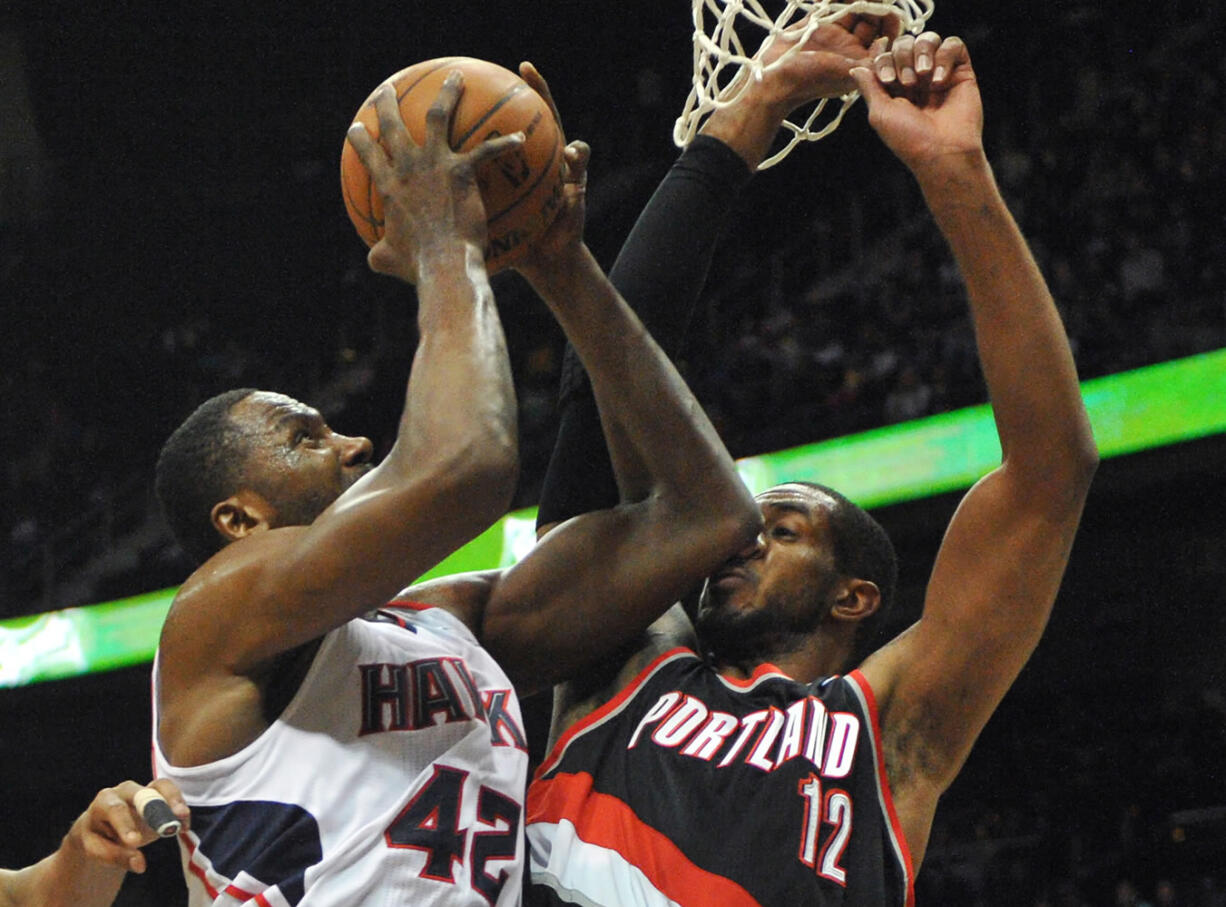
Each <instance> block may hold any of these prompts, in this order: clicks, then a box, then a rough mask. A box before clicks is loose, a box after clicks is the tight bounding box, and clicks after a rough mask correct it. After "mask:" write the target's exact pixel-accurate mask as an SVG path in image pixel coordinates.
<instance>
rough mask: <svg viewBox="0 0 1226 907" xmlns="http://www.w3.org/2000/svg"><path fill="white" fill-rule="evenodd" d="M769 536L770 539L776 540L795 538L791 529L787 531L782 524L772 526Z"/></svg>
mask: <svg viewBox="0 0 1226 907" xmlns="http://www.w3.org/2000/svg"><path fill="white" fill-rule="evenodd" d="M770 534H771V538H776V539H794V538H796V533H795V532H793V531H792V530H791V529H789V528H788V527H787V526H784V525H783V524H782V523H776V524H775V525H774V526H772V527H771V533H770Z"/></svg>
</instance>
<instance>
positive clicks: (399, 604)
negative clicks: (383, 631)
mask: <svg viewBox="0 0 1226 907" xmlns="http://www.w3.org/2000/svg"><path fill="white" fill-rule="evenodd" d="M384 607H386V608H404V609H405V610H406V611H428V610H430V609H431V608H437V607H438V605H427V604H426V603H425V602H416V601H413V600H412V599H408V598H393V599H392V600H391V601H390V602H388V603H387V604H386V605H384Z"/></svg>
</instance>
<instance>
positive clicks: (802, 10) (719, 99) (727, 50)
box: [673, 0, 934, 170]
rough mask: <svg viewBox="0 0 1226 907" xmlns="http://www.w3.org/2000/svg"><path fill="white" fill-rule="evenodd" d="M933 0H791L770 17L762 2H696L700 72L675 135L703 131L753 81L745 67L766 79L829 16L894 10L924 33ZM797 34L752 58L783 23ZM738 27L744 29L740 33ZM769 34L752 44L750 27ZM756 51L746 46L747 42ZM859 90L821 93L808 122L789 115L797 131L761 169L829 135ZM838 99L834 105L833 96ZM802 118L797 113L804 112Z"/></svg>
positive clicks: (906, 26) (905, 24) (907, 27)
mask: <svg viewBox="0 0 1226 907" xmlns="http://www.w3.org/2000/svg"><path fill="white" fill-rule="evenodd" d="M933 2H934V0H877V2H874V0H853V2H835V0H787V2H786V5H785V7H784V8H783V11H782V12H780V13H779V14H778V15H777V16H775V17H773V18H772V17H771V16H770V15H769V14H768V13H767V12H766V10H765V9H763V6H762V3H761V2H759V0H693V16H694V77H693V83H692V87H691V89H690V96H689V98H687V99H686V102H685V109H684V110H683V111H682V113H681V116H679V117H678V118H677V122H676V124H675V125H674V126H673V141H674V142H676V144H677V145H678V146H679V147H682V148H684V147H685V146H686V145H688V144H689V143H690V140H691V139H693V138H694V136H695V134H697V132H698V129H699V127H700V126H701V125H702V124H703V122H704V121H705V120H706V118H707V117H708V116H709V115H710V113H711V112H712V111H713V110H716V109H718V108H720V107H726V106H727V105H729V104H731V103H732V102H733V101H735V100H736V99H737V98H739V97H740V96H741V94H742V93H743V92H744V91H745V89H746V87H748V85H749V79H744V78H739V77H740V76H741V74H742V73H743V72H745V73H748V74H749V77H750V78H753V79H760V78H762V73H763V71H767V70H770V69H772V68H774V67H777V66H780V65H781V64H782V63H783V62H784V61H785V60H787V59H788V58H789V57H791V56H792V55H793V54H794V53H796V52H797V51H798V50H799V49H800V48H801V47H802V46H803V45H804V43H805V41H807V40H808V39H809V37H810V36H811V35H812V34H813V32H815V31H816V30H817V29H818V28H820V27H821V26H822V25H823V24H825V23H827V22H834V21H837V20H838V19H841V18H842V17H843V16H846V15H849V14H861V15H869V16H894V17H896V18H897V19H898V20H899V22H900V24H901V26H902V31H904V32H911V33H912V34H917V35H918V34H919V33H920V32H921V31H923V29H924V25H925V23H927V21H928V18H929V17H930V16H931V15H932V11H933ZM802 22H803V23H804V28H803V30H801V31H799V32H795V33H794V34H798V35H799V37H798V38H797V39H796V40H795V42H794V43H793V44H792V46H791V47H789V48H788V49H787V50H786V51H784V52H783V53H782V54H781V55H780V56H779V57H778V59H776V60H774V61H772V62H771V63H769V64H768V65H767V66H765V67H764V66H763V65H762V64H761V62H760V61H759V60H757V59H755V58H754V54H756V53H757V52H758V51H759V50H760V49H762V48H764V47H767V46H769V42H774V41H775V39H776V38H777V37H778V36H779V35H780V34H782V33H783V31H784V29H787V28H792V29H795V28H797V27H798V26H799V25H800V24H801V23H802ZM738 26H739V27H740V28H741V34H737V28H738ZM751 31H754V32H757V31H761V32H764V37H763V38H762V40H761V41H757V42H747V41H746V40H745V37H746V33H748V32H751ZM747 44H748V45H749V46H750V47H751V48H752V49H753V50H752V53H750V52H747V51H746V45H747ZM859 96H860V93H859V92H858V91H853V92H851V93H850V94H845V95H843V96H842V97H841V98H821V99H819V100H818V101H817V102H816V103H815V104H814V106H812V107H811V108H809V107H808V106H807V105H806V107H805V108H801V110H800V111H798V114H801V115H803V113H804V110H806V109H807V110H808V111H809V112H808V115H807V116H805V117H804V119H803V121H800V122H793V121H792V120H790V119H786V120H784V121H783V126H784V128H785V129H787V130H788V131H789V132H791V133H792V135H791V137H790V138H789V139H788V142H787V145H786V146H784V148H783V149H782V150H780V151H778V152H776V153H775V154H773V155H772V156H770V157H768V158H767V159H766V160H764V161H763V162H762V163H761V164H760V165H759V166H758V169H759V170H765V169H766V168H767V167H773V166H774V165H775V164H777V163H779V161H781V160H783V159H784V158H785V157H787V155H788V154H789V153H790V152H791V150H792V149H793V148H795V147H796V146H797V145H798V144H800V143H801V142H815V141H817V140H818V139H821V138H824V137H825V136H827V135H829V134H830V133H831V132H833V131H834V130H835V129H837V128H838V125H839V123H840V122H842V120H843V115H844V114H845V113H847V110H848V108H850V107H851V105H852V104H854V103H855V102H856V99H857V98H858V97H859ZM832 101H838V102H839V106H838V108H837V109H834V105H833V104H831V103H830V102H832ZM798 119H799V118H798Z"/></svg>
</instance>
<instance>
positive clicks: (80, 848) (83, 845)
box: [0, 779, 189, 907]
mask: <svg viewBox="0 0 1226 907" xmlns="http://www.w3.org/2000/svg"><path fill="white" fill-rule="evenodd" d="M150 787H152V788H153V789H155V790H156V791H157V792H158V793H160V794H161V795H162V796H163V797H164V798H165V799H166V801H167V803H168V804H169V805H170V808H171V809H172V810H173V811H174V813H175V815H176V816H177V817H178V818H179V819H180V821H182V822H183V823H184V824H185V825H186V823H187V822H188V820H189V813H188V808H187V804H186V803H184V802H183V798H182V796H181V795H180V793H179V789H178V787H176V786H175V784H174V783H173V782H171V781H167V780H165V779H159V780H157V781H154V782H153V783H152V784H151V785H150ZM141 790H142V787H141V785H139V784H137V783H136V782H135V781H125V782H123V783H122V784H120V785H118V786H116V787H108V788H105V789H103V790H101V791H99V792H98V795H97V796H96V797H95V798H94V801H93V803H91V804H90V806H89V809H87V810H86V811H85V812H83V813H82V814H81V815H80V817H79V818H78V819H77V820H76V822H74V823H73V825H72V828H71V829H69V831H68V834H66V835H65V836H64V840H63V842H62V843H61V844H60V847H59V849H58V850H57V851H56V852H55V853H53V854H51V855H50V856H49V857H46V858H45V859H43V860H40V861H39V862H38V863H35V864H34V865H33V866H29V867H27V868H25V869H21V870H17V871H15V872H14V871H9V870H3V869H0V907H108V905H109V904H111V902H112V901H114V900H115V896H116V895H117V894H119V889H120V887H121V886H122V885H123V878H124V876H125V875H126V874H127V873H128V871H132V872H144V871H145V856H144V854H142V853H141V851H140V848H141V847H144V846H145V845H146V844H148V843H150V842H151V841H153V840H155V839H156V838H157V835H156V833H154V831H153V830H152V829H151V828H149V826H148V825H146V824H145V822H144V820H143V819H141V817H140V815H139V814H138V812H137V810H136V808H135V806H134V805H133V803H132V799H133V797H135V796H136V794H137V793H138V792H139V791H141Z"/></svg>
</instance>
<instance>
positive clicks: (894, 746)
mask: <svg viewBox="0 0 1226 907" xmlns="http://www.w3.org/2000/svg"><path fill="white" fill-rule="evenodd" d="M854 75H855V77H856V81H857V83H858V84H859V86H860V90H861V91H862V93H863V94H864V98H865V100H866V101H867V102H868V108H869V123H870V124H871V125H872V126H873V128H874V129H875V130H876V131H877V132H878V134H879V135H880V136H881V137H882V139H883V140H884V141H885V143H886V144H887V145H888V146H889V147H890V148H891V150H893V151H894V153H895V154H896V155H897V156H898V157H899V158H900V159H901V160H902V161H903V163H904V164H906V165H907V167H908V168H909V169H910V170H911V171H912V173H913V174H914V175H915V178H916V179H917V180H918V182H919V184H920V187H921V189H922V191H923V193H924V197H925V199H926V200H927V203H928V206H929V208H930V209H931V211H932V215H933V217H934V219H935V220H936V223H937V225H938V226H939V227H940V229H941V232H942V233H943V234H944V236H945V238H946V240H947V241H948V243H949V245H950V248H951V249H952V250H953V254H954V257H955V259H956V261H957V263H958V266H959V268H960V269H961V272H962V276H963V279H964V281H965V282H966V290H967V297H968V301H969V303H970V311H971V318H972V321H973V323H974V328H975V337H976V342H977V344H978V349H979V356H980V360H981V363H982V367H983V374H984V377H985V379H986V382H987V386H988V392H989V395H990V397H991V402H992V408H993V414H994V416H995V420H996V427H997V431H998V433H999V435H1000V443H1001V449H1002V455H1003V456H1002V462H1001V465H1000V466H999V467H998V468H996V469H995V470H994V471H993V472H991V473H990V474H989V475H987V476H986V477H984V478H983V479H982V480H981V481H979V482H978V483H977V484H976V485H975V486H974V487H973V488H972V489H971V491H970V492H968V493H967V495H966V497H965V499H964V500H963V501H962V503H961V505H960V506H959V508H958V510H957V513H956V514H955V516H954V518H953V521H952V522H951V524H950V526H949V528H948V530H947V532H946V535H945V539H944V541H943V543H942V545H941V549H940V552H939V554H938V556H937V560H936V564H935V566H934V568H933V571H932V575H931V578H930V580H929V584H928V589H927V594H926V597H925V601H924V610H923V615H922V617H921V619H920V620H919V621H918V622H917V623H916V624H915V625H914V626H913V627H911V629H909V630H908V631H906V632H905V633H904V634H902V636H900V637H899V638H898V639H897V640H895V641H894V642H892V643H890V644H889V645H887V646H886V647H885V648H883V649H882V650H881V651H880V652H878V653H877V654H876V655H874V656H872V657H870V658H869V660H868V661H866V662H865V665H864V668H863V671H864V674H865V675H866V677H867V678H868V680H869V682H870V683H871V684H872V686H873V688H874V690H875V691H876V694H877V696H878V700H879V704H880V707H881V711H882V722H883V734H884V738H885V758H886V765H887V770H888V772H889V775H890V779H891V782H892V784H893V785H894V793H895V796H896V800H897V802H898V805H899V811H900V818H901V819H902V821H903V823H904V828H905V830H906V831H907V832H908V835H909V837H910V839H911V847H912V850H913V852H917V853H922V850H923V843H924V839H925V838H926V835H927V831H928V827H929V824H930V822H931V818H932V811H933V810H934V809H935V805H936V798H937V797H938V796H939V795H940V793H941V792H942V791H944V790H945V788H946V787H947V786H948V785H949V784H950V782H951V781H952V780H953V778H954V777H955V775H956V774H957V772H958V770H959V769H960V768H961V766H962V764H963V762H964V761H965V759H966V756H967V754H968V753H969V751H970V748H971V746H972V744H973V743H974V740H975V738H976V737H977V736H978V734H979V732H980V731H981V730H982V728H983V726H984V724H985V723H986V722H987V720H988V718H989V716H990V715H991V714H992V712H993V710H994V709H995V708H996V706H997V705H998V703H999V702H1000V700H1001V698H1002V697H1003V696H1004V694H1005V692H1006V690H1007V689H1008V688H1009V686H1010V684H1011V683H1012V682H1013V680H1014V679H1015V678H1016V676H1017V674H1018V672H1019V671H1020V670H1021V668H1022V666H1023V665H1024V664H1025V662H1026V660H1027V659H1028V658H1029V657H1030V654H1031V652H1032V651H1033V650H1034V648H1035V646H1036V645H1037V644H1038V641H1039V637H1040V635H1041V634H1042V632H1043V628H1044V625H1045V624H1046V622H1047V618H1048V615H1049V613H1050V611H1051V607H1052V604H1053V602H1054V600H1055V596H1056V592H1057V590H1058V588H1059V585H1060V581H1061V578H1062V576H1063V574H1064V569H1065V565H1066V563H1067V561H1068V556H1069V551H1070V548H1071V546H1072V542H1073V536H1074V533H1075V532H1076V529H1077V525H1078V522H1079V521H1080V518H1081V512H1082V507H1083V504H1084V502H1085V498H1086V494H1087V491H1088V489H1089V484H1090V479H1091V476H1092V475H1093V472H1094V468H1095V466H1096V464H1097V454H1096V450H1095V445H1094V440H1093V436H1092V433H1091V429H1090V424H1089V420H1088V418H1087V416H1086V411H1085V408H1084V406H1083V404H1082V401H1081V394H1080V389H1079V387H1078V381H1077V373H1076V370H1075V367H1074V364H1073V357H1072V354H1071V351H1070V349H1069V344H1068V340H1067V337H1066V336H1065V332H1064V329H1063V327H1062V325H1061V322H1060V318H1059V315H1058V313H1057V311H1056V307H1055V305H1054V303H1053V301H1052V298H1051V295H1050V293H1049V292H1048V289H1047V286H1046V284H1045V283H1044V281H1043V277H1042V275H1041V274H1040V272H1039V269H1038V267H1037V266H1036V264H1035V261H1034V259H1033V257H1032V256H1031V254H1030V252H1029V250H1028V248H1027V246H1026V243H1025V240H1024V239H1023V238H1022V235H1021V233H1020V231H1019V230H1018V227H1017V225H1016V223H1015V222H1014V220H1013V218H1012V217H1011V216H1010V214H1009V211H1008V210H1007V209H1006V207H1005V203H1004V201H1003V199H1002V198H1001V195H1000V192H999V190H998V189H997V186H996V183H995V181H994V179H993V176H992V171H991V168H990V167H989V165H988V162H987V159H986V157H985V155H984V151H983V144H982V137H981V136H982V118H983V117H982V108H981V106H980V98H979V90H978V86H977V84H976V80H975V72H974V70H973V68H972V67H971V60H970V56H969V54H968V52H967V50H966V47H965V46H964V45H963V43H962V41H961V40H960V39H958V38H948V39H945V40H944V41H941V40H940V38H939V37H938V36H936V35H933V34H931V33H929V34H925V35H923V36H921V37H920V38H919V39H900V40H899V41H898V42H896V44H895V48H894V50H893V51H892V52H891V53H889V54H883V55H882V56H881V57H879V58H878V59H877V61H876V62H875V65H874V67H873V68H872V69H871V70H870V69H868V68H859V69H857V70H855V71H854Z"/></svg>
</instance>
